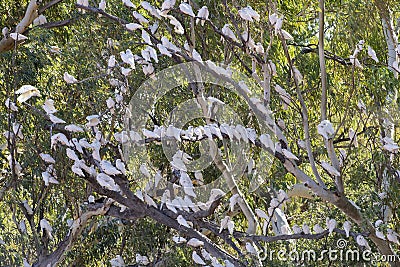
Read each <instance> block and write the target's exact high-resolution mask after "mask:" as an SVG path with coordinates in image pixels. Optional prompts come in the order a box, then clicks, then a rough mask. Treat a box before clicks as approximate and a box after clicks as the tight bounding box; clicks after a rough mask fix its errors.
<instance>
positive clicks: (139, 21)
mask: <svg viewBox="0 0 400 267" xmlns="http://www.w3.org/2000/svg"><path fill="white" fill-rule="evenodd" d="M122 3H123V4H124V5H125V6H126V7H127V8H130V9H134V10H133V11H132V14H133V17H134V19H135V22H132V23H128V24H126V25H125V27H126V29H128V30H129V31H132V32H135V31H137V30H140V31H141V38H142V40H143V42H144V43H145V44H146V47H145V49H143V50H142V52H141V55H136V54H133V52H132V51H131V50H130V49H127V50H126V51H121V52H120V54H119V56H120V58H121V60H122V62H121V63H118V61H117V58H116V56H115V55H112V56H110V58H109V60H108V64H107V68H108V71H110V70H112V69H114V68H116V67H117V66H120V70H121V73H122V74H123V75H125V76H129V75H130V74H131V73H132V70H134V69H135V68H136V64H137V63H139V64H140V65H142V68H143V72H144V73H145V75H149V76H151V75H152V74H153V73H154V67H153V65H152V62H155V63H157V62H158V57H159V56H167V57H172V56H173V55H177V56H181V55H182V53H186V56H189V57H190V58H192V59H193V60H195V61H197V62H203V59H202V58H201V55H200V54H199V53H198V52H197V51H196V49H195V48H193V47H189V45H188V44H187V43H185V44H184V45H183V49H182V48H180V47H178V46H176V45H175V44H173V43H172V42H171V41H170V40H169V39H168V38H167V37H165V36H163V37H162V38H161V39H160V42H159V43H154V42H155V40H154V39H153V38H152V36H151V35H152V34H154V32H155V31H156V30H157V28H158V24H157V23H156V24H154V25H149V23H150V22H149V19H147V18H145V17H144V16H143V15H142V14H140V13H139V12H138V11H136V10H135V9H136V5H134V4H133V3H132V2H131V1H130V0H122ZM77 4H79V5H82V6H88V5H89V3H88V1H87V0H78V1H77ZM140 5H141V7H142V8H143V9H145V10H146V11H148V13H149V14H150V15H151V16H153V17H155V18H157V19H162V18H165V19H167V20H168V21H169V22H170V24H171V25H172V26H174V31H175V32H176V33H178V34H184V31H185V30H184V28H183V26H182V25H181V23H180V22H179V20H177V19H176V18H175V17H174V16H172V15H171V12H170V11H171V10H175V11H177V10H179V11H178V12H180V13H182V14H184V15H187V16H189V17H192V18H195V20H196V24H199V23H200V24H201V25H202V26H204V24H205V23H206V22H207V21H209V10H208V8H207V7H206V6H203V7H201V8H200V9H199V10H198V12H197V15H196V13H195V12H194V11H193V8H192V6H191V5H190V4H188V3H186V2H182V3H180V4H179V6H178V9H176V8H175V5H176V1H175V0H166V1H164V2H163V3H162V5H161V9H158V8H156V7H154V6H152V5H151V4H149V3H148V2H145V1H143V2H141V4H140ZM98 8H99V9H100V10H102V11H104V10H105V9H106V1H105V0H101V2H100V3H99V7H98ZM81 11H82V12H84V10H81ZM238 15H239V16H240V18H241V19H243V20H244V21H248V22H254V21H259V20H260V15H259V14H258V13H257V12H256V11H255V10H254V9H253V8H252V7H250V6H247V7H244V8H242V9H240V10H238ZM269 22H270V23H271V25H272V26H273V27H274V30H275V34H279V33H281V34H282V36H283V37H284V38H285V39H287V40H292V39H293V37H292V36H291V35H290V34H289V33H288V32H286V31H285V30H283V29H282V25H283V17H281V16H278V15H277V14H271V15H270V16H269ZM45 23H47V20H46V17H45V16H44V15H40V16H39V17H38V18H36V19H35V21H34V25H41V24H45ZM221 33H222V38H224V39H225V40H229V41H232V42H236V43H240V42H241V41H240V40H239V38H238V36H237V35H236V34H235V33H234V31H233V30H232V29H231V25H229V24H225V25H224V26H223V27H222V29H221ZM3 34H4V35H5V34H8V32H6V30H5V29H3ZM10 37H11V38H13V39H14V40H15V41H23V40H26V39H27V37H26V36H24V35H22V34H20V33H17V32H16V33H11V34H10ZM241 38H242V39H243V40H246V45H247V46H248V47H249V48H250V49H252V50H253V51H255V52H256V53H258V54H263V53H264V47H263V45H262V44H261V43H257V44H256V43H255V42H254V40H253V39H252V38H251V36H249V33H248V32H244V33H243V34H242V35H241ZM363 45H364V41H360V42H359V43H358V45H357V48H356V50H355V51H354V54H353V55H352V56H351V57H350V60H351V62H352V63H353V64H354V65H355V66H356V67H360V68H362V65H361V63H360V62H359V61H358V59H357V54H358V53H359V52H360V51H361V50H362V49H363ZM155 48H157V49H155ZM368 55H369V56H370V57H371V58H372V59H373V60H375V61H376V62H378V58H377V57H376V53H375V51H374V50H373V49H372V48H371V47H370V46H368ZM203 63H204V64H205V65H206V66H208V67H209V68H211V69H212V70H214V71H215V72H216V73H218V74H220V75H224V76H227V77H231V75H232V71H231V70H230V69H229V67H228V68H222V67H219V66H216V65H215V64H214V63H213V62H211V61H206V62H203ZM268 65H269V67H270V69H271V73H272V74H273V75H276V67H275V64H274V63H273V62H272V61H269V63H268ZM394 67H396V66H394ZM294 74H295V76H296V79H298V80H301V79H302V76H301V73H300V72H299V71H298V70H297V69H295V73H294ZM63 78H64V81H65V82H66V83H67V84H76V83H79V80H78V79H76V78H75V77H74V76H73V75H71V74H69V73H68V72H65V73H64V77H63ZM239 86H240V87H241V88H242V89H243V90H244V91H245V92H247V93H250V92H251V91H250V89H249V88H248V87H247V85H246V84H245V83H244V82H243V81H241V82H239ZM275 90H276V92H277V93H278V95H279V97H281V99H282V102H283V103H284V104H285V105H286V107H287V105H289V104H290V102H291V96H290V94H289V93H287V92H286V91H285V90H284V89H283V88H282V87H281V86H279V85H276V87H275ZM123 93H124V92H123V91H122V90H121V92H119V93H117V94H116V96H115V100H114V99H112V98H109V99H108V100H107V107H108V109H109V111H110V112H114V108H115V106H116V105H117V104H120V103H122V100H123ZM16 94H18V95H19V96H18V98H17V101H18V102H19V103H21V104H22V103H24V102H26V101H28V100H29V99H30V98H31V97H40V96H41V94H40V91H39V90H38V89H37V88H36V87H34V86H32V85H24V86H22V87H21V88H20V89H19V90H17V91H16ZM251 101H252V102H253V104H255V105H256V106H257V107H258V108H260V110H262V111H264V113H265V114H266V115H268V114H269V113H268V111H267V110H266V109H265V107H264V106H263V104H262V101H261V100H258V99H251ZM207 103H208V104H209V105H210V106H212V105H213V104H214V103H217V104H221V105H222V104H224V103H223V102H222V101H220V100H219V99H216V98H214V97H209V98H208V99H207ZM6 106H7V107H8V108H10V109H11V110H13V111H17V110H18V105H17V104H16V103H13V102H12V101H11V100H10V99H7V100H6ZM359 107H360V108H364V109H366V108H365V105H364V104H363V103H362V102H361V103H359ZM42 108H43V111H44V113H45V115H46V116H47V118H48V119H49V120H50V121H51V122H52V123H53V124H66V122H65V121H64V120H62V119H61V118H58V117H56V115H55V113H56V112H57V109H56V108H55V106H54V101H53V100H52V99H46V100H45V102H44V104H43V106H42ZM86 119H87V124H86V125H85V126H78V125H75V124H69V125H66V126H65V127H64V129H65V130H67V131H69V132H70V133H71V134H72V135H74V134H79V133H81V132H84V131H85V130H86V129H92V130H93V131H94V132H95V133H96V136H95V139H94V140H93V141H92V142H89V141H88V140H87V139H85V138H80V139H78V138H72V139H71V140H69V139H68V138H67V137H66V135H64V134H63V133H55V134H53V135H52V136H51V148H52V149H56V148H57V145H62V146H66V147H67V148H66V154H67V157H68V158H69V159H71V160H72V161H73V162H74V164H73V165H72V167H71V170H72V171H73V172H74V173H75V174H76V175H78V176H81V177H85V176H86V175H91V176H93V177H96V180H97V182H98V183H99V185H101V186H102V187H104V188H107V189H109V190H113V191H117V192H119V191H120V188H119V186H118V184H117V183H116V182H115V181H114V179H113V176H117V175H126V172H127V170H126V168H125V163H124V161H123V160H122V159H117V160H116V161H115V162H111V161H108V160H105V159H102V157H101V155H100V148H101V147H102V146H104V145H105V144H107V143H108V142H110V140H106V138H105V136H104V135H103V133H101V132H100V130H99V129H98V127H97V126H98V125H99V124H100V123H101V122H102V117H101V116H100V115H98V114H94V115H90V116H87V118H86ZM278 125H279V126H280V127H281V128H284V127H285V126H284V122H283V121H282V123H278ZM317 132H318V133H319V134H320V135H321V136H322V137H324V138H325V139H331V138H333V137H334V135H335V129H334V127H333V125H332V123H331V122H330V121H328V120H324V121H322V122H321V123H320V124H319V125H318V127H317ZM4 135H5V136H6V137H10V136H15V137H17V138H19V139H22V138H23V135H22V125H20V124H19V123H14V125H13V132H6V133H5V134H4ZM114 138H115V140H117V141H118V142H119V143H121V144H124V143H127V142H135V143H138V144H144V141H145V140H146V139H149V140H155V141H160V140H161V139H163V138H172V139H174V140H176V141H178V142H183V141H198V140H202V139H206V138H208V139H220V140H222V139H229V140H231V141H237V142H246V143H252V144H256V143H257V142H259V143H260V144H261V147H262V148H264V149H266V150H269V151H270V152H272V153H276V152H278V153H281V154H282V155H283V156H284V157H285V158H286V160H289V161H296V160H299V159H298V157H297V156H296V155H294V154H293V153H292V152H291V151H290V150H289V149H284V148H281V145H280V143H279V142H277V143H274V141H273V140H272V138H271V136H270V135H269V134H261V135H259V136H257V134H256V131H255V130H254V129H251V128H245V127H244V126H242V125H228V124H221V125H217V124H209V125H204V126H199V127H189V128H188V129H186V130H185V129H180V128H176V127H174V126H173V125H169V126H167V127H164V126H157V125H156V126H155V127H154V129H152V130H149V129H142V132H141V133H140V132H135V131H130V132H118V133H115V134H114ZM349 138H350V140H351V142H352V144H353V145H354V146H357V145H358V142H357V133H356V132H355V131H354V130H353V129H350V131H349ZM382 143H383V146H382V148H383V149H385V150H387V151H389V152H391V153H397V152H398V150H399V146H398V145H397V144H396V143H395V142H394V141H393V140H392V139H391V138H389V137H385V138H384V139H383V140H382ZM298 144H299V146H300V147H301V148H303V149H305V143H304V141H302V140H299V142H298ZM84 149H85V150H87V151H91V155H92V157H93V159H94V160H95V161H96V162H97V165H91V166H87V165H86V162H85V160H84V159H83V156H82V154H83V150H84ZM343 153H345V152H343ZM343 155H344V157H345V154H343ZM40 157H41V159H42V160H43V161H44V162H45V163H46V164H47V168H46V170H45V171H44V172H42V178H43V181H44V184H45V186H50V184H58V183H59V181H58V180H57V176H56V172H55V171H54V167H53V166H54V164H55V162H56V161H55V159H54V158H53V157H52V156H51V155H50V154H45V153H41V154H40ZM191 160H192V158H191V157H190V155H188V154H186V153H185V152H183V151H180V150H179V151H177V152H176V154H175V155H174V156H173V158H172V161H171V167H172V168H174V169H176V170H179V171H180V178H179V185H176V188H179V187H180V188H183V192H184V195H183V197H181V196H176V197H175V198H174V199H171V192H170V191H169V190H168V189H167V190H165V191H164V194H163V195H162V197H161V200H160V202H159V203H158V201H157V200H155V199H154V198H153V197H152V196H151V195H150V194H149V191H150V190H151V189H154V188H157V186H158V184H159V182H160V181H161V179H162V176H161V174H160V173H159V172H157V173H156V174H155V175H153V174H152V173H151V172H150V171H149V169H148V168H147V167H146V165H145V164H143V165H141V166H140V170H139V171H140V173H141V174H143V175H144V176H145V177H146V178H149V180H150V179H151V180H150V182H149V184H147V186H146V188H145V190H138V191H137V192H136V193H135V195H136V196H137V197H138V198H139V199H141V200H142V201H144V202H146V203H147V204H148V205H149V206H153V207H154V208H157V209H163V208H164V207H166V209H168V210H170V211H172V212H174V213H176V214H178V215H177V217H176V220H177V222H178V223H179V225H180V226H181V227H188V228H190V227H192V223H191V222H190V221H188V220H186V219H185V218H184V216H182V214H180V212H179V210H184V211H190V210H192V211H194V212H196V211H199V210H208V209H209V208H210V205H211V204H212V203H213V202H214V201H215V200H216V199H218V198H219V197H222V196H224V195H225V192H223V191H222V190H220V189H218V188H214V189H212V190H211V193H210V196H209V199H208V201H207V202H205V203H203V202H195V199H196V193H195V191H194V185H193V181H192V178H191V177H190V176H189V174H188V173H187V168H186V165H187V164H188V163H189V162H190V161H191ZM10 166H14V168H15V171H16V174H17V175H22V167H21V165H20V164H19V163H18V162H16V161H15V160H14V162H12V161H11V159H10ZM321 167H322V168H323V169H325V170H326V171H327V172H328V173H329V174H330V175H331V176H340V170H337V169H335V168H334V167H333V166H331V165H330V164H329V163H328V162H324V161H322V162H321ZM194 176H195V178H196V180H197V181H198V182H199V184H200V185H201V184H202V183H203V181H202V174H201V172H195V173H194ZM153 181H154V182H153ZM296 190H300V191H301V190H303V191H304V190H307V189H296ZM297 194H298V195H302V194H305V193H304V192H302V193H297ZM174 195H175V194H174ZM289 200H290V196H288V195H287V194H286V193H285V192H284V191H283V190H280V191H279V193H278V195H277V197H276V198H273V199H272V200H271V203H270V207H269V208H268V210H267V211H263V210H261V209H255V214H256V215H257V216H258V217H259V218H260V220H261V221H263V233H264V234H266V231H267V228H268V227H269V226H272V227H273V229H274V231H275V233H276V234H282V235H291V234H295V235H297V234H305V235H309V234H311V233H312V232H311V230H310V227H309V226H308V225H307V224H303V225H302V226H301V227H300V226H298V225H294V226H293V227H290V226H289V224H288V222H287V220H286V216H285V214H284V213H283V209H284V206H285V203H286V202H287V201H289ZM240 201H242V200H241V196H239V195H238V194H234V195H233V196H232V197H230V199H229V203H230V209H231V210H232V211H233V210H234V208H235V205H237V204H238V203H239V202H240ZM93 202H94V197H93V196H90V197H89V203H93ZM23 205H24V207H25V209H26V211H27V212H28V214H33V211H32V208H31V207H30V206H29V204H28V202H27V201H24V202H23ZM124 208H126V207H124ZM382 224H383V222H382V221H380V220H379V221H377V222H376V223H375V227H376V234H377V235H378V237H380V238H381V239H386V238H387V239H388V240H389V241H391V242H394V243H397V244H399V241H398V234H397V233H395V232H394V231H393V230H391V229H388V230H387V233H386V236H385V234H384V233H383V232H381V231H380V228H379V227H380V226H381V225H382ZM40 227H41V228H42V229H43V230H45V231H46V233H47V234H48V236H49V238H52V231H53V229H52V227H51V225H50V223H49V221H47V220H46V219H42V220H41V221H40ZM336 227H337V222H336V220H335V219H330V218H327V219H326V227H325V228H324V227H321V226H320V225H318V224H316V225H314V226H313V232H314V233H316V234H318V233H322V232H324V231H325V230H326V229H327V230H328V231H329V233H332V232H333V231H334V229H335V228H336ZM19 228H20V230H21V231H26V226H25V222H24V221H21V222H20V224H19ZM343 228H344V230H345V232H346V235H347V237H349V236H350V228H351V223H350V222H348V221H345V222H344V223H343ZM234 229H235V224H234V222H233V220H232V219H231V217H229V216H226V217H224V218H223V219H222V220H221V222H220V230H219V231H220V232H222V231H224V230H227V231H228V232H229V234H231V235H232V234H233V233H234ZM355 238H356V241H357V243H358V244H359V245H360V246H363V247H366V248H369V245H368V242H367V240H366V239H365V238H364V237H363V236H362V235H357V236H356V237H355ZM173 241H174V242H176V243H177V244H183V243H186V244H187V245H188V246H191V247H193V248H201V250H200V252H201V253H200V254H198V253H197V251H196V250H194V251H193V254H192V258H193V261H194V262H195V263H197V264H200V265H206V261H208V262H210V264H211V265H212V266H233V264H232V263H230V262H229V261H227V260H225V261H224V265H222V264H221V263H219V261H218V260H217V259H216V258H215V257H213V256H211V255H210V254H209V253H208V252H207V251H206V250H205V249H204V248H203V246H204V242H203V241H201V240H198V239H196V238H192V239H190V240H189V241H187V240H186V239H185V238H183V237H180V236H174V237H173ZM245 247H246V250H247V252H248V253H250V254H257V253H258V252H257V248H256V247H255V246H254V245H253V244H252V243H250V242H247V243H246V246H245ZM136 262H137V263H138V264H140V265H148V264H149V263H150V261H149V259H148V258H147V257H146V256H142V255H140V254H136ZM110 263H111V265H112V266H125V263H124V260H123V259H122V257H121V256H119V255H118V256H117V257H116V258H113V259H111V261H110ZM24 266H29V263H27V261H26V260H25V261H24Z"/></svg>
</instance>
